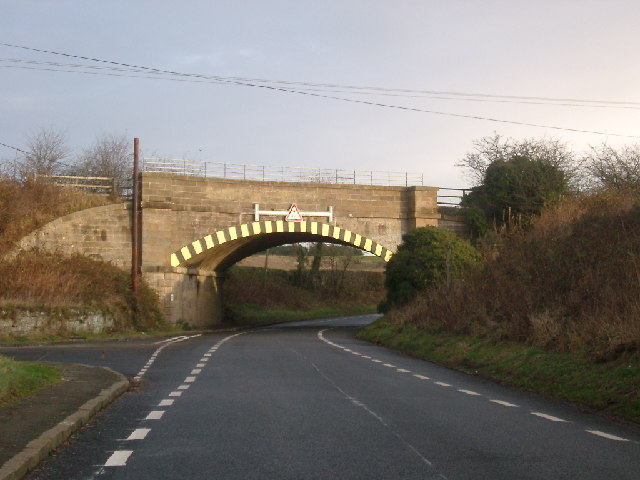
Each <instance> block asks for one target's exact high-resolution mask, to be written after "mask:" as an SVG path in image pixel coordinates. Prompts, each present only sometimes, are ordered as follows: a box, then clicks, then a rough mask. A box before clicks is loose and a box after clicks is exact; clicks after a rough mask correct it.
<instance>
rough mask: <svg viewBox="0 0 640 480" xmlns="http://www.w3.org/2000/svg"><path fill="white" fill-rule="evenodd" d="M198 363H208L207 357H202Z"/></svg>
mask: <svg viewBox="0 0 640 480" xmlns="http://www.w3.org/2000/svg"><path fill="white" fill-rule="evenodd" d="M199 361H200V362H208V361H209V357H206V358H205V357H202V358H201V359H200V360H199Z"/></svg>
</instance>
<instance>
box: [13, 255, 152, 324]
mask: <svg viewBox="0 0 640 480" xmlns="http://www.w3.org/2000/svg"><path fill="white" fill-rule="evenodd" d="M130 285H131V282H130V275H129V273H128V272H125V271H122V270H120V269H119V268H117V267H115V266H113V265H111V264H109V263H106V262H101V261H96V260H93V259H90V258H88V257H84V256H82V255H73V256H70V257H61V256H54V255H49V254H41V253H38V252H33V251H32V252H23V253H21V254H20V255H18V256H17V257H16V258H14V259H12V260H10V261H0V309H2V310H3V311H4V312H5V313H6V312H10V311H11V310H12V309H14V308H18V309H22V310H24V309H27V310H36V311H48V310H50V309H58V310H60V309H66V308H80V309H86V308H88V309H91V310H94V311H95V310H97V311H102V312H105V313H109V314H111V315H113V318H114V319H115V320H116V323H117V326H118V328H119V329H124V330H127V329H130V328H132V327H136V328H142V329H149V328H155V327H157V326H159V324H160V321H161V319H160V312H159V309H158V300H157V296H156V294H155V293H154V292H153V291H152V290H151V289H150V288H149V287H148V286H147V285H146V284H145V283H144V282H141V284H140V286H139V296H138V308H139V315H138V316H137V319H136V321H137V322H139V324H137V325H136V324H134V323H135V322H133V319H134V315H133V305H134V302H133V296H132V292H131V287H130ZM132 322H133V323H132Z"/></svg>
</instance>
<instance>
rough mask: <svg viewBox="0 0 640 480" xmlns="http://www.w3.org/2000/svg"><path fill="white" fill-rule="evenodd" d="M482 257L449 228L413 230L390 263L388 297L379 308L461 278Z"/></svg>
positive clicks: (387, 267)
mask: <svg viewBox="0 0 640 480" xmlns="http://www.w3.org/2000/svg"><path fill="white" fill-rule="evenodd" d="M480 259H481V257H480V254H479V253H478V251H477V250H476V249H475V248H473V247H472V246H471V245H470V244H469V243H468V242H467V241H465V240H462V239H461V238H459V237H457V236H456V235H455V234H454V233H451V232H449V231H447V230H444V229H442V228H436V227H422V228H418V229H415V230H412V231H411V232H409V233H406V234H405V235H403V237H402V243H401V244H400V246H398V251H397V253H396V254H395V255H394V256H393V257H391V260H390V261H389V262H388V263H387V266H386V277H385V286H386V287H387V300H386V303H384V304H382V305H381V307H380V309H381V310H382V311H386V310H388V309H389V308H391V307H394V306H399V305H404V304H406V303H408V302H409V301H410V300H412V299H413V298H415V297H416V295H418V294H419V293H421V292H422V291H424V290H425V289H426V288H427V287H429V286H433V285H435V284H437V283H439V282H442V281H443V280H448V279H449V280H450V279H455V278H459V277H461V276H462V274H463V273H464V272H466V271H467V270H468V269H469V268H470V267H472V266H473V265H476V264H477V263H479V262H480Z"/></svg>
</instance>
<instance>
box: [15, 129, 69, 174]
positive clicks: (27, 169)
mask: <svg viewBox="0 0 640 480" xmlns="http://www.w3.org/2000/svg"><path fill="white" fill-rule="evenodd" d="M67 156H69V148H68V147H67V145H66V140H65V137H64V134H63V133H62V132H59V131H56V130H54V129H52V128H41V129H40V130H38V131H37V132H35V133H34V134H32V135H30V136H29V137H28V138H27V153H25V154H24V155H23V156H22V158H21V159H20V161H19V164H20V170H21V172H22V175H25V176H27V175H34V174H35V175H53V174H56V173H58V172H59V171H60V169H61V168H62V167H63V164H62V160H64V159H65V158H66V157H67Z"/></svg>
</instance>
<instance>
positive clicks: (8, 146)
mask: <svg viewBox="0 0 640 480" xmlns="http://www.w3.org/2000/svg"><path fill="white" fill-rule="evenodd" d="M0 146H3V147H7V148H10V149H12V150H15V151H16V152H20V153H24V154H25V155H31V154H30V153H29V152H26V151H24V150H22V149H21V148H18V147H14V146H12V145H7V144H6V143H2V142H0Z"/></svg>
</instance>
